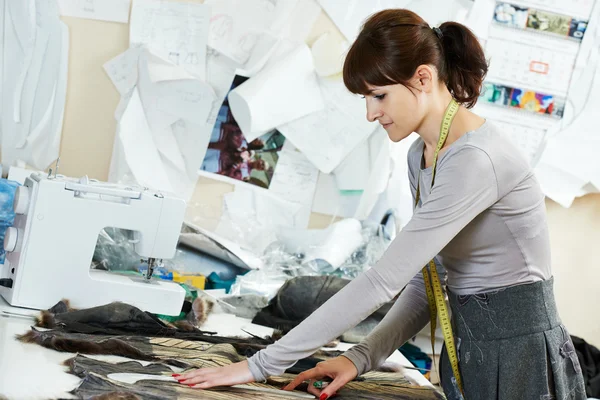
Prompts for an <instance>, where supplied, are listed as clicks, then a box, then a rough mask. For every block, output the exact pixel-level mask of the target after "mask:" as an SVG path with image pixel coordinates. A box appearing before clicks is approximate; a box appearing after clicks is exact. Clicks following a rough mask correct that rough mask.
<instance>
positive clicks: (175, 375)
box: [171, 374, 181, 376]
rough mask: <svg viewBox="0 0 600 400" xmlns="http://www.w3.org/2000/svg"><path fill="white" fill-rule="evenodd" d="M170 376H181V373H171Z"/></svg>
mask: <svg viewBox="0 0 600 400" xmlns="http://www.w3.org/2000/svg"><path fill="white" fill-rule="evenodd" d="M171 376H181V375H179V374H173V375H171Z"/></svg>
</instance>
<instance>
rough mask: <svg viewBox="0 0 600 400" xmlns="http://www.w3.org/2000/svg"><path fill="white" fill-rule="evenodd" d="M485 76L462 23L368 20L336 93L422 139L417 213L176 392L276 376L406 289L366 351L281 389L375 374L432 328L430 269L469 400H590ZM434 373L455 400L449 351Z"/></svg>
mask: <svg viewBox="0 0 600 400" xmlns="http://www.w3.org/2000/svg"><path fill="white" fill-rule="evenodd" d="M486 72H487V63H486V60H485V58H484V54H483V51H482V49H481V47H480V45H479V43H478V41H477V39H476V38H475V37H474V35H473V34H472V33H471V32H470V31H469V30H468V29H467V28H466V27H464V26H463V25H460V24H458V23H453V22H447V23H444V24H442V25H441V26H440V27H439V28H433V29H432V28H430V27H429V26H428V25H427V23H426V22H425V21H423V19H421V18H420V17H419V16H417V15H416V14H414V13H412V12H410V11H407V10H399V9H397V10H385V11H382V12H380V13H377V14H375V15H373V16H372V17H371V18H369V19H368V20H367V21H366V23H365V25H364V26H363V29H362V31H361V33H360V34H359V36H358V38H357V39H356V41H355V42H354V44H353V45H352V47H351V49H350V50H349V53H348V55H347V57H346V60H345V64H344V83H345V85H346V86H347V88H348V89H349V90H350V91H351V92H353V93H358V94H362V95H364V97H365V99H366V103H367V118H368V119H369V120H370V121H378V122H379V123H380V124H381V125H383V127H384V128H385V130H386V131H387V133H388V136H389V137H390V139H391V140H392V141H394V142H397V141H400V140H403V139H404V138H406V137H407V136H409V135H410V134H411V133H412V132H413V131H414V132H417V133H418V134H419V136H420V138H419V139H418V140H416V141H415V143H414V144H413V145H412V147H411V149H410V151H409V153H408V166H409V177H410V182H411V189H412V193H413V197H414V198H415V200H416V203H417V205H416V207H415V209H414V213H413V217H412V219H411V220H410V221H409V222H408V224H407V225H406V226H405V227H404V229H403V230H402V231H401V232H399V233H398V235H397V236H396V238H395V239H394V241H393V242H392V243H391V244H390V246H389V248H388V249H387V251H386V252H385V253H384V255H383V256H382V258H381V259H380V260H379V261H378V263H377V264H376V265H375V266H373V267H372V268H371V269H370V270H368V271H367V272H365V273H364V274H362V275H361V276H359V277H357V278H356V279H354V280H353V281H352V282H350V283H349V284H348V285H347V286H346V287H345V288H344V289H342V290H341V291H340V292H338V293H337V294H336V295H335V296H334V297H332V298H331V299H330V300H329V301H328V302H327V303H325V304H324V305H323V306H322V307H321V308H319V309H318V310H317V311H315V312H314V313H313V314H312V315H311V316H310V317H309V318H307V319H306V320H305V321H304V322H302V323H301V324H300V325H299V326H298V327H297V328H295V329H294V330H292V331H291V332H289V333H288V334H287V335H286V336H284V337H283V338H282V339H280V340H279V341H278V342H277V343H275V344H273V345H271V346H269V347H267V348H266V349H264V350H262V351H260V352H258V353H257V354H256V355H254V356H253V357H251V358H250V359H248V361H244V362H241V363H237V364H234V365H230V366H227V367H224V368H218V369H201V370H197V371H193V372H190V373H187V374H184V375H183V376H181V377H179V379H180V381H181V382H182V383H184V384H194V385H195V387H198V388H208V387H212V386H219V385H232V384H239V383H244V382H250V381H260V380H264V379H265V378H266V377H267V376H269V375H276V374H281V373H282V372H284V370H285V369H286V368H287V367H290V366H291V365H293V364H294V363H295V362H296V361H297V360H299V359H301V358H303V357H306V356H309V355H310V354H312V353H313V352H314V351H316V350H317V349H318V348H320V347H321V346H323V345H324V344H325V343H327V342H329V341H330V340H332V339H334V338H335V337H337V336H339V335H340V334H342V333H343V332H345V331H346V330H348V329H349V328H351V327H353V326H354V325H356V324H357V323H358V322H360V321H361V320H363V319H364V318H366V317H367V316H369V315H370V314H371V313H372V312H373V311H375V310H376V309H377V308H378V307H380V306H381V305H382V304H384V303H385V302H387V301H389V300H391V299H393V298H394V297H395V296H396V295H397V294H398V293H399V292H401V291H402V293H401V294H400V296H399V298H398V299H397V300H396V302H395V304H394V306H393V307H392V308H391V309H390V311H389V312H388V314H387V315H386V317H385V318H384V319H383V320H382V322H381V323H380V324H379V326H378V327H377V328H376V329H375V330H374V331H373V332H372V333H371V334H370V335H369V336H368V337H367V338H366V339H365V340H364V341H363V342H362V343H360V344H358V345H357V346H354V347H353V348H352V349H351V350H349V351H348V352H346V353H344V355H342V356H340V357H337V358H334V359H332V360H329V361H326V362H323V363H320V364H319V365H318V366H317V367H316V368H314V369H312V370H309V371H307V372H306V373H303V374H301V375H299V377H298V379H296V380H295V381H294V382H292V383H291V384H290V385H289V386H288V387H287V388H286V389H292V388H294V387H296V386H297V385H298V384H299V383H301V382H302V381H303V380H309V379H321V378H323V377H329V378H332V379H333V381H332V382H331V383H330V384H329V385H328V386H327V387H326V388H325V389H324V390H322V391H317V390H316V389H314V388H312V386H313V385H309V387H311V391H313V393H317V394H319V395H320V398H321V399H325V398H327V397H329V396H331V395H333V394H334V393H335V392H336V391H337V390H339V389H340V388H341V387H342V386H343V385H344V384H346V383H347V382H349V381H350V380H352V379H354V378H355V377H356V376H357V375H360V374H362V373H364V372H366V371H369V370H370V369H373V368H375V367H377V366H378V365H380V364H381V363H382V362H383V361H384V360H385V359H386V358H387V357H388V356H389V355H390V354H391V353H392V352H393V351H395V350H396V349H397V348H399V347H400V346H401V345H402V344H403V343H404V342H405V341H407V340H408V339H409V338H411V337H412V336H413V335H415V334H416V333H417V332H419V331H420V330H421V329H422V328H423V327H424V326H425V325H426V324H427V322H428V321H429V317H430V314H429V307H428V301H427V296H426V295H425V289H424V279H423V275H422V273H420V272H419V271H420V270H421V269H422V267H423V266H425V265H427V264H428V262H429V261H430V260H431V259H432V258H434V257H435V260H436V263H438V264H439V267H440V269H441V267H442V266H443V267H444V268H445V270H446V271H447V276H445V275H442V278H444V277H446V278H447V291H448V298H449V303H450V307H451V311H452V321H453V328H454V329H453V330H454V335H455V336H454V339H455V340H454V343H455V345H456V350H457V353H458V358H459V363H458V365H459V370H460V374H459V375H460V378H461V379H462V389H463V390H462V393H464V398H466V399H485V400H489V399H496V398H499V399H554V398H557V399H563V398H574V399H580V398H581V399H584V398H585V389H584V386H583V378H582V375H581V369H580V366H579V363H578V360H577V357H576V355H575V352H574V351H573V346H572V343H571V340H570V337H569V335H568V333H567V331H566V329H565V328H564V326H563V325H562V324H561V322H560V319H559V317H558V314H557V310H556V305H555V302H554V295H553V292H552V282H553V281H552V274H551V269H550V264H551V261H550V243H549V235H548V228H547V223H546V212H545V203H544V195H543V193H542V191H541V190H540V186H539V184H538V182H537V180H536V178H535V177H534V175H533V173H532V172H531V169H530V168H529V166H528V163H527V161H526V160H525V159H524V158H523V156H522V155H521V154H520V152H519V151H518V150H517V149H516V148H514V147H513V146H512V145H511V144H510V143H509V142H508V141H507V140H506V139H505V137H504V135H503V133H502V132H500V131H499V130H498V129H497V128H496V127H495V126H493V124H492V123H490V122H489V121H486V120H484V119H483V118H481V117H479V116H477V115H475V114H473V113H472V112H470V111H469V110H468V108H470V107H472V106H473V105H474V104H475V102H476V101H477V98H478V97H479V94H480V88H481V85H482V82H483V79H484V77H485V74H486ZM454 101H456V102H457V103H459V104H460V105H461V106H460V107H458V111H457V112H456V114H455V116H454V117H453V120H451V124H450V128H449V131H448V133H447V137H446V138H445V141H444V140H443V139H444V138H443V136H444V135H441V132H442V131H443V130H442V129H441V128H440V127H441V126H443V125H442V121H443V120H444V119H445V117H447V116H448V114H449V112H450V110H451V109H452V108H453V104H454ZM450 119H451V118H450ZM440 138H441V139H442V140H441V142H440V143H439V145H441V149H440V150H439V153H437V152H436V146H438V142H439V141H440ZM436 153H437V154H436ZM434 169H435V170H434ZM357 299H360V300H358V301H357ZM440 373H441V381H442V386H443V389H444V392H445V393H446V396H447V397H448V398H449V399H458V398H462V395H461V390H460V389H461V388H460V387H459V386H460V385H459V384H458V383H457V382H458V381H457V377H456V376H455V375H454V374H453V372H452V368H451V367H450V363H449V362H448V357H447V354H446V353H445V352H444V353H443V354H442V360H441V366H440Z"/></svg>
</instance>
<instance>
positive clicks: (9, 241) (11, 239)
mask: <svg viewBox="0 0 600 400" xmlns="http://www.w3.org/2000/svg"><path fill="white" fill-rule="evenodd" d="M18 238H19V230H18V229H17V228H15V227H12V226H10V227H8V228H7V229H6V234H5V235H4V250H6V251H9V252H10V251H15V248H16V247H17V239H18Z"/></svg>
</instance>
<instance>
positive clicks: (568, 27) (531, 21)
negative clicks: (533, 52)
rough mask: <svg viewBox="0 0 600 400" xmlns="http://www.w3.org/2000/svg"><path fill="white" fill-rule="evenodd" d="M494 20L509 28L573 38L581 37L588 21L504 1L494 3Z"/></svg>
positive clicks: (579, 38) (578, 38)
mask: <svg viewBox="0 0 600 400" xmlns="http://www.w3.org/2000/svg"><path fill="white" fill-rule="evenodd" d="M494 22H495V23H497V24H501V25H503V26H507V27H510V28H516V29H525V30H530V31H535V32H539V33H548V34H552V35H557V36H562V37H567V38H572V39H575V40H581V39H583V35H584V33H585V30H586V29H587V25H588V21H583V20H579V19H576V18H572V17H570V16H568V15H562V14H557V13H553V12H548V11H543V10H537V9H535V8H529V7H522V6H516V5H514V4H510V3H506V2H497V3H496V8H495V10H494Z"/></svg>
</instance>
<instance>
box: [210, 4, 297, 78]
mask: <svg viewBox="0 0 600 400" xmlns="http://www.w3.org/2000/svg"><path fill="white" fill-rule="evenodd" d="M296 2H297V0H281V1H277V2H272V1H264V0H214V1H207V2H206V4H208V5H210V7H211V9H212V15H211V18H210V37H209V45H210V47H212V48H213V49H215V50H217V51H219V52H220V53H221V54H223V55H225V56H227V57H229V58H231V59H232V60H234V61H235V62H236V63H238V64H239V65H245V64H246V62H247V61H248V60H249V59H250V56H251V55H252V53H253V52H254V51H255V50H256V49H255V46H256V45H257V43H259V42H260V41H264V40H267V41H268V38H269V37H272V38H274V37H277V36H278V35H279V33H280V32H281V31H282V30H283V27H284V26H285V25H282V22H284V21H287V20H288V18H289V17H290V15H291V12H292V10H293V9H294V7H295V5H296ZM275 44H276V41H272V42H271V43H269V45H268V48H267V49H265V48H262V49H261V52H262V51H265V50H266V51H268V50H269V48H271V47H273V46H274V45H275ZM246 67H248V66H246Z"/></svg>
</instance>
